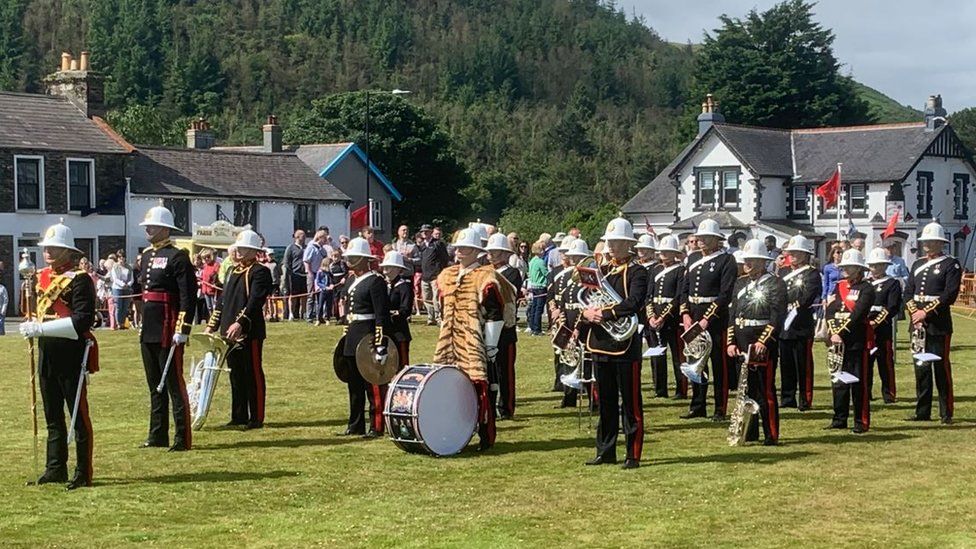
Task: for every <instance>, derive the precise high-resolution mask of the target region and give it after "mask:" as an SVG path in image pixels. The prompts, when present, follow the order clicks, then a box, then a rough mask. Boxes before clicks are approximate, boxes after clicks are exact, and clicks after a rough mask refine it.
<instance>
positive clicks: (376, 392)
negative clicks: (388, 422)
mask: <svg viewBox="0 0 976 549" xmlns="http://www.w3.org/2000/svg"><path fill="white" fill-rule="evenodd" d="M369 389H370V391H371V392H372V395H373V398H372V399H371V400H372V401H373V410H372V412H373V413H372V414H371V417H370V422H371V423H372V424H373V430H374V431H376V432H377V433H382V432H383V395H382V394H381V393H382V392H381V391H380V386H379V385H373V384H370V386H369Z"/></svg>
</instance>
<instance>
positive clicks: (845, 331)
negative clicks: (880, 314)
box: [826, 279, 874, 351]
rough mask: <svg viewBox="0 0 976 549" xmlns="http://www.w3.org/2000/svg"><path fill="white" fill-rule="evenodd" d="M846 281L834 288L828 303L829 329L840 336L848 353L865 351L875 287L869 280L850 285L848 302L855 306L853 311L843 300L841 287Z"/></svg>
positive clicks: (840, 282) (839, 282)
mask: <svg viewBox="0 0 976 549" xmlns="http://www.w3.org/2000/svg"><path fill="white" fill-rule="evenodd" d="M843 282H844V281H843V280H841V281H838V282H837V286H835V287H834V293H833V294H831V295H832V297H833V299H831V300H830V302H829V303H827V311H826V319H827V327H828V328H829V329H830V333H831V334H840V337H841V339H843V340H844V349H845V350H847V351H853V350H859V349H865V348H866V347H867V338H868V314H870V312H871V305H874V286H872V285H871V283H870V282H868V281H867V280H863V279H862V280H861V281H860V282H857V283H855V284H851V285H850V293H849V294H848V295H847V298H848V301H849V302H851V303H852V304H853V310H851V309H848V308H847V307H846V306H845V305H844V300H843V299H841V287H842V283H843Z"/></svg>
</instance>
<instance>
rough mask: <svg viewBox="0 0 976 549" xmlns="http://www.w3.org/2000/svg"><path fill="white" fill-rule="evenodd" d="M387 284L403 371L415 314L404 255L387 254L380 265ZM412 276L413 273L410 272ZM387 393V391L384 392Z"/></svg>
mask: <svg viewBox="0 0 976 549" xmlns="http://www.w3.org/2000/svg"><path fill="white" fill-rule="evenodd" d="M380 268H381V269H382V270H383V276H384V277H385V278H386V284H387V286H388V287H389V289H390V325H391V328H392V333H391V334H390V337H391V338H392V339H393V341H394V343H396V346H397V351H399V358H400V364H399V365H398V366H399V367H400V368H401V369H402V368H403V367H404V366H406V365H407V364H410V340H411V339H412V338H411V337H410V314H411V313H412V312H413V280H412V277H410V276H408V275H407V272H408V269H407V266H406V264H405V263H404V261H403V255H401V254H400V252H397V251H392V250H391V251H389V252H386V256H384V257H383V262H382V263H380ZM410 273H411V274H412V273H413V271H410ZM383 392H384V393H386V391H383Z"/></svg>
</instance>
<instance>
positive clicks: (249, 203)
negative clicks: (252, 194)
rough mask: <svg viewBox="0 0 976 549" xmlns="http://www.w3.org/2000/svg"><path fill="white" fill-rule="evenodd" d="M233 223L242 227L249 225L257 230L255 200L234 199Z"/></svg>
mask: <svg viewBox="0 0 976 549" xmlns="http://www.w3.org/2000/svg"><path fill="white" fill-rule="evenodd" d="M234 225H237V226H238V227H243V226H244V225H250V226H251V230H253V231H256V230H258V203H257V201H255V200H235V201H234Z"/></svg>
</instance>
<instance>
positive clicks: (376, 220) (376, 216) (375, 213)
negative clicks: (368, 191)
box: [369, 200, 383, 231]
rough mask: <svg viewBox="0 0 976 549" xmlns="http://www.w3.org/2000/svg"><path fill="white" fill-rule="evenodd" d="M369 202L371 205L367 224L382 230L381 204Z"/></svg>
mask: <svg viewBox="0 0 976 549" xmlns="http://www.w3.org/2000/svg"><path fill="white" fill-rule="evenodd" d="M370 204H371V205H372V206H373V209H372V211H371V212H370V214H371V215H370V218H371V219H370V220H369V226H370V227H372V228H373V229H375V230H377V231H382V230H383V204H382V203H381V202H376V201H373V200H371V201H370Z"/></svg>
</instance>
